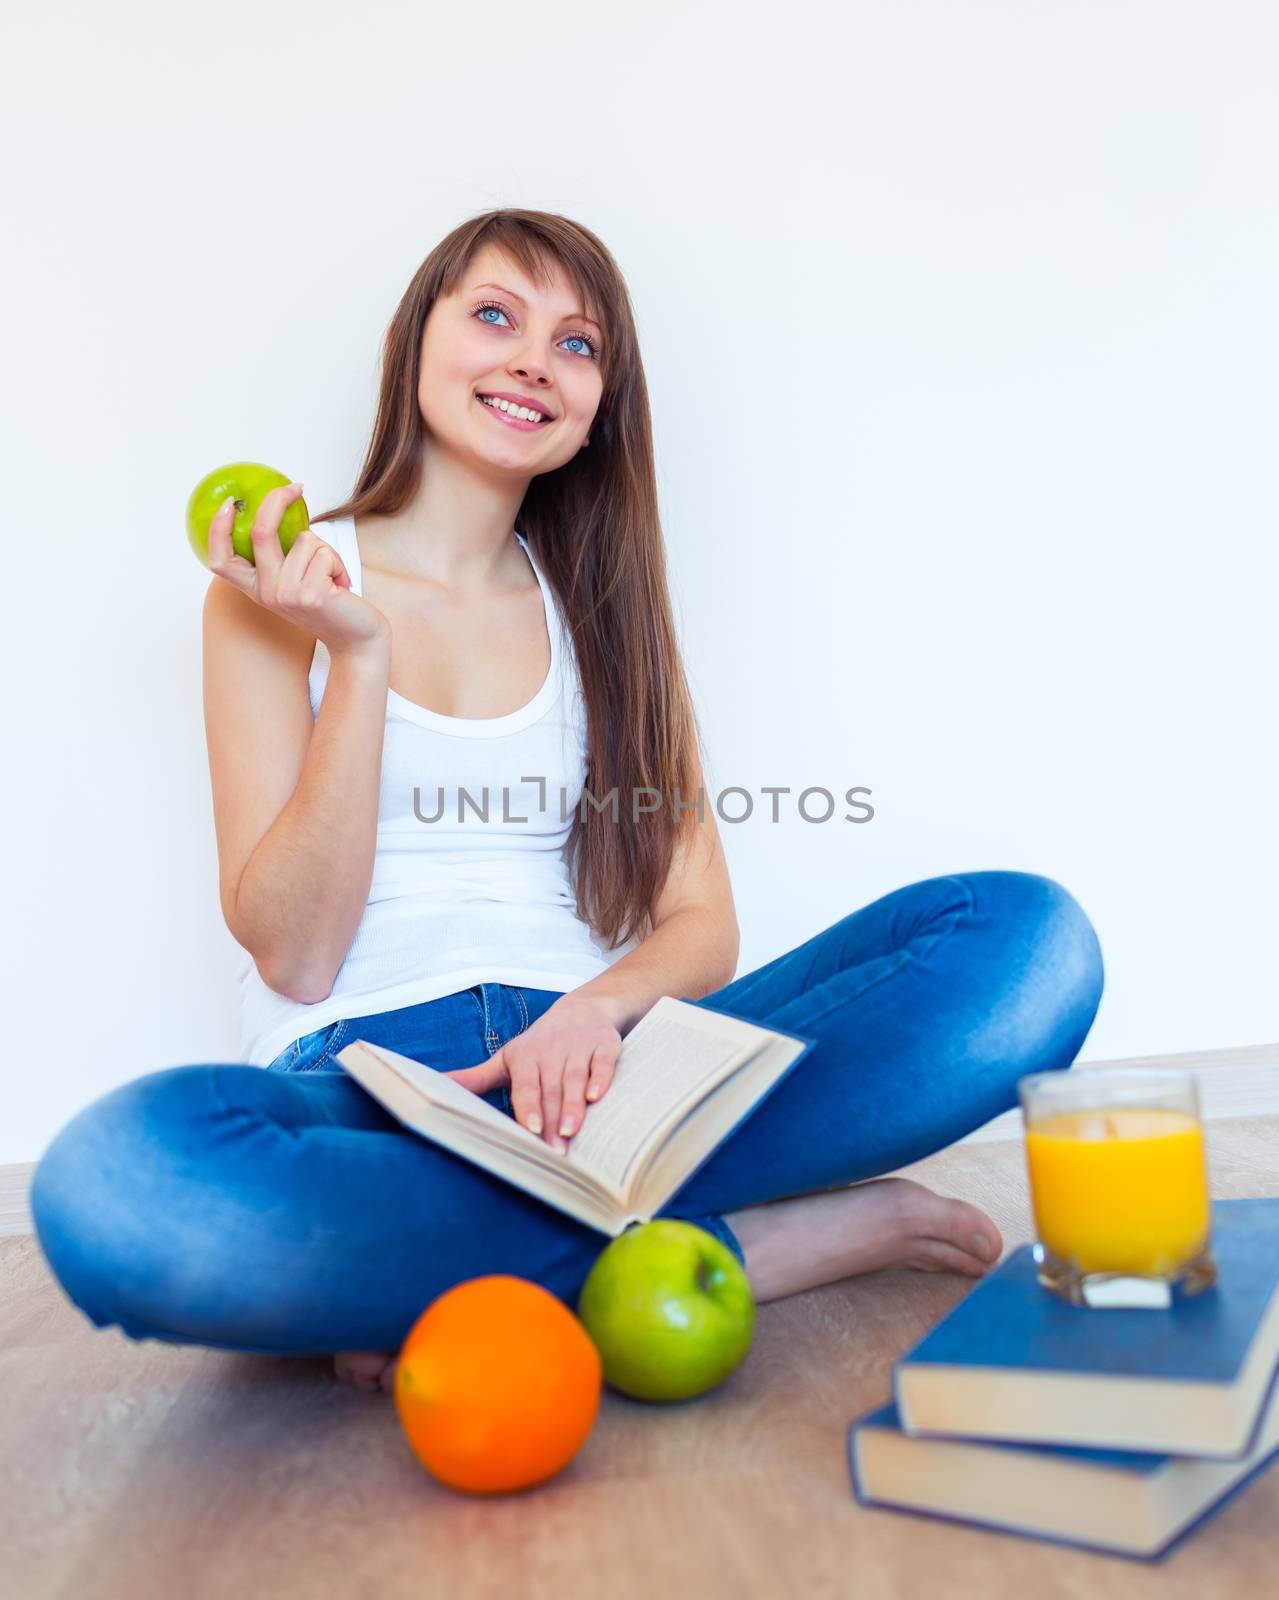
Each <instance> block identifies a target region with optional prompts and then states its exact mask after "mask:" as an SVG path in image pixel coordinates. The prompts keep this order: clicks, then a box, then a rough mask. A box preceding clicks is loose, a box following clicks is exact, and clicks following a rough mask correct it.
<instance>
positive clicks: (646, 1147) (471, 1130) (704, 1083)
mask: <svg viewBox="0 0 1279 1600" xmlns="http://www.w3.org/2000/svg"><path fill="white" fill-rule="evenodd" d="M815 1043H816V1040H814V1039H808V1038H805V1037H803V1036H802V1035H796V1034H787V1033H776V1032H774V1031H773V1030H772V1029H771V1028H764V1027H760V1026H759V1025H758V1024H757V1023H753V1022H744V1021H743V1020H742V1019H741V1018H739V1017H732V1016H729V1015H728V1013H727V1012H723V1011H715V1010H712V1009H710V1008H709V1007H707V1006H700V1005H693V1004H692V1003H691V1002H689V1001H687V1000H676V999H674V998H673V997H672V996H670V995H663V996H662V997H661V998H660V999H659V1000H658V1001H657V1002H656V1004H655V1005H653V1006H652V1007H651V1009H650V1010H648V1011H647V1012H646V1013H645V1014H644V1016H643V1017H641V1018H640V1020H639V1021H638V1022H637V1023H636V1024H635V1025H634V1027H632V1028H631V1030H630V1032H629V1033H627V1034H626V1036H625V1037H624V1038H623V1040H622V1048H621V1052H620V1054H619V1055H618V1058H617V1065H616V1068H615V1069H614V1073H613V1081H612V1083H611V1084H610V1085H609V1087H608V1089H607V1090H606V1091H605V1093H604V1095H603V1097H602V1098H601V1099H599V1100H594V1101H587V1104H586V1115H585V1118H584V1120H583V1122H582V1125H581V1127H580V1128H579V1129H578V1131H577V1133H576V1134H574V1135H573V1137H572V1138H571V1139H570V1140H569V1146H568V1149H567V1150H566V1151H564V1152H560V1151H558V1150H554V1149H552V1148H551V1146H550V1145H548V1144H547V1143H546V1141H545V1139H544V1138H542V1136H541V1135H540V1134H535V1133H530V1132H529V1130H528V1129H527V1128H526V1127H524V1126H523V1125H522V1124H521V1123H519V1122H517V1121H515V1119H514V1118H513V1117H510V1116H508V1115H506V1114H505V1113H504V1112H501V1111H499V1110H498V1109H497V1107H496V1106H492V1105H490V1104H489V1103H488V1101H487V1100H482V1099H481V1098H480V1097H479V1095H477V1094H473V1093H472V1092H471V1090H469V1089H465V1088H463V1087H462V1085H461V1084H460V1083H457V1082H455V1081H454V1079H452V1078H449V1077H447V1076H445V1074H444V1073H442V1072H437V1071H436V1070H435V1069H434V1068H432V1067H426V1066H423V1065H422V1064H421V1063H420V1062H417V1061H413V1060H412V1059H410V1058H409V1057H408V1056H402V1055H399V1054H397V1052H396V1051H394V1050H387V1049H385V1048H384V1047H383V1046H381V1045H375V1044H369V1043H367V1042H365V1041H364V1040H358V1039H357V1040H356V1041H355V1042H354V1043H353V1044H349V1045H347V1046H346V1047H345V1048H344V1049H342V1050H339V1051H338V1053H337V1055H336V1057H335V1058H334V1059H335V1060H336V1061H338V1062H340V1063H341V1065H342V1067H343V1068H344V1069H345V1070H346V1071H347V1072H348V1073H349V1074H350V1075H351V1077H353V1078H354V1079H355V1080H356V1082H357V1083H359V1084H360V1085H361V1086H362V1087H363V1088H364V1089H366V1090H367V1091H368V1093H369V1094H371V1095H372V1096H373V1098H374V1099H375V1100H378V1101H380V1103H381V1104H382V1105H384V1106H385V1107H386V1109H387V1110H388V1111H389V1112H390V1113H391V1115H392V1116H393V1117H395V1118H397V1120H398V1121H400V1122H402V1123H403V1124H404V1126H405V1127H406V1128H409V1129H410V1130H411V1131H412V1132H414V1133H417V1134H420V1135H421V1136H422V1137H423V1138H424V1139H430V1140H433V1141H434V1142H435V1143H436V1144H441V1145H443V1146H445V1148H446V1149H449V1150H452V1151H453V1152H454V1153H455V1154H457V1155H460V1156H462V1157H464V1158H465V1159H466V1160H467V1161H473V1162H474V1163H475V1164H476V1166H479V1167H484V1168H485V1169H486V1170H487V1171H489V1172H491V1173H493V1174H494V1175H495V1176H496V1177H499V1178H503V1179H505V1180H506V1182H507V1183H513V1184H514V1185H515V1186H516V1187H517V1188H519V1189H524V1190H526V1191H527V1192H528V1193H529V1194H531V1195H536V1196H537V1198H538V1199H539V1200H543V1201H545V1202H546V1204H547V1205H550V1206H555V1207H556V1208H557V1209H558V1210H560V1211H564V1212H567V1213H568V1215H569V1216H571V1217H576V1218H577V1219H578V1221H580V1222H584V1223H586V1224H587V1225H588V1226H589V1227H592V1228H598V1229H599V1230H600V1232H602V1233H607V1234H613V1235H616V1234H620V1233H623V1232H624V1231H625V1230H626V1228H627V1227H629V1226H630V1224H631V1223H633V1222H648V1221H651V1219H652V1217H653V1215H654V1213H655V1212H656V1211H658V1210H659V1209H660V1208H661V1207H662V1206H663V1205H664V1204H665V1203H666V1201H667V1200H668V1199H669V1198H670V1196H671V1195H672V1194H674V1193H675V1191H676V1190H677V1189H678V1188H680V1187H681V1185H682V1184H684V1183H685V1182H686V1181H687V1180H688V1179H689V1178H690V1177H692V1175H693V1173H694V1172H696V1171H697V1169H698V1168H699V1167H700V1166H701V1165H702V1164H703V1162H705V1161H706V1160H707V1158H708V1157H709V1156H710V1155H711V1154H712V1152H713V1151H714V1150H715V1149H716V1148H717V1147H718V1146H719V1145H720V1144H722V1143H723V1141H724V1140H725V1139H726V1138H727V1137H728V1136H729V1134H730V1133H732V1132H733V1131H734V1130H735V1129H736V1128H737V1126H738V1125H739V1124H740V1123H742V1122H744V1121H745V1120H746V1118H747V1117H748V1116H749V1115H750V1113H751V1112H752V1111H754V1110H755V1108H756V1107H757V1106H758V1105H759V1104H760V1102H761V1101H762V1100H763V1099H765V1098H766V1096H767V1095H768V1094H769V1093H770V1092H771V1091H772V1090H773V1089H775V1088H776V1087H777V1085H778V1084H779V1083H780V1082H781V1080H782V1079H783V1078H784V1077H785V1076H786V1074H787V1073H788V1072H790V1071H792V1070H793V1068H794V1067H796V1066H797V1065H798V1063H799V1062H800V1060H801V1059H802V1058H803V1057H804V1056H805V1055H806V1054H807V1053H808V1051H809V1050H811V1049H812V1047H813V1045H814V1044H815Z"/></svg>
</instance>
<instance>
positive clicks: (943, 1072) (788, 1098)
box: [31, 871, 1103, 1355]
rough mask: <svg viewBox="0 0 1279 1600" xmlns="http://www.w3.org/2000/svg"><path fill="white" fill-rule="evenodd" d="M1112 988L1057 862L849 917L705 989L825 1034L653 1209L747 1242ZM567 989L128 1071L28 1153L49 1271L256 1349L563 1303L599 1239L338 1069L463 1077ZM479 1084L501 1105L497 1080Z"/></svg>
mask: <svg viewBox="0 0 1279 1600" xmlns="http://www.w3.org/2000/svg"><path fill="white" fill-rule="evenodd" d="M1102 984H1103V969H1102V958H1101V949H1100V946H1099V944H1098V941H1097V936H1096V934H1095V932H1094V930H1093V927H1092V924H1091V923H1090V921H1089V920H1088V917H1087V916H1086V914H1085V913H1084V912H1083V910H1082V909H1081V908H1080V906H1079V904H1078V902H1077V901H1076V900H1075V899H1074V898H1073V897H1072V896H1071V895H1070V893H1069V892H1068V891H1067V890H1066V889H1064V888H1062V886H1061V885H1060V884H1058V883H1057V882H1055V881H1054V880H1053V879H1051V878H1045V877H1041V876H1038V875H1035V874H1031V873H1024V872H999V871H990V872H966V873H957V874H955V875H953V876H950V877H938V878H929V879H926V880H924V881H922V882H919V883H913V884H910V885H908V886H907V887H905V888H901V889H898V890H895V891H894V892H892V893H890V894H887V895H884V896H883V897H882V898H881V899H879V900H876V901H874V902H872V903H871V904H870V905H866V906H863V907H862V908H860V909H859V910H857V911H853V912H851V913H850V914H849V915H848V916H845V917H843V918H841V919H840V920H839V921H838V922H836V923H833V924H832V925H831V926H830V927H829V928H826V929H824V930H823V931H822V932H820V933H818V934H816V935H814V937H812V938H811V939H808V940H807V941H806V942H805V943H803V944H801V945H799V946H798V947H797V948H796V949H794V950H791V951H789V952H787V953H786V954H784V955H781V956H778V957H777V958H776V959H775V960H773V961H769V962H767V963H766V964H765V965H764V966H762V967H759V968H757V969H756V970H755V971H754V972H748V973H747V974H746V975H745V976H744V977H740V978H737V979H735V980H734V981H733V982H732V983H730V984H728V985H726V986H725V987H724V988H722V989H719V990H717V991H716V992H715V993H714V994H709V995H706V996H705V997H704V998H702V999H700V1000H698V1001H697V1002H695V1003H696V1004H699V1005H705V1006H709V1007H712V1008H714V1009H716V1010H719V1011H725V1012H728V1013H730V1014H732V1015H734V1016H739V1017H744V1018H747V1019H749V1020H750V1021H753V1022H759V1023H764V1024H767V1025H769V1026H772V1027H776V1028H778V1029H780V1030H783V1031H785V1030H787V1029H790V1030H793V1031H794V1032H796V1033H800V1034H803V1035H805V1036H807V1037H808V1038H811V1039H814V1040H816V1041H817V1042H816V1044H815V1045H814V1046H813V1048H812V1049H811V1050H810V1051H809V1052H808V1054H807V1055H806V1056H805V1057H804V1058H803V1060H802V1061H801V1062H800V1063H799V1064H798V1066H797V1067H795V1069H794V1070H793V1071H792V1072H791V1073H790V1075H789V1076H788V1077H786V1078H784V1079H783V1080H782V1082H781V1083H780V1084H779V1085H778V1086H777V1087H776V1088H775V1089H774V1090H773V1092H772V1093H771V1094H770V1095H768V1097H767V1098H766V1099H765V1100H763V1101H762V1102H761V1103H760V1105H759V1106H758V1107H757V1109H756V1110H755V1111H754V1112H753V1113H752V1114H751V1115H750V1116H749V1117H748V1118H747V1119H746V1120H745V1122H743V1123H742V1124H741V1125H740V1126H739V1127H738V1128H737V1129H736V1130H735V1131H734V1132H733V1133H732V1134H730V1135H729V1137H728V1138H727V1139H726V1140H724V1141H723V1143H721V1144H720V1145H719V1146H718V1148H717V1149H715V1150H714V1151H713V1152H712V1153H711V1155H710V1156H709V1157H708V1158H707V1160H706V1161H705V1162H704V1163H703V1164H702V1166H701V1167H700V1168H699V1169H698V1170H697V1171H696V1172H694V1173H693V1174H692V1175H691V1176H690V1177H689V1178H688V1179H687V1180H686V1182H685V1183H684V1184H683V1186H682V1187H681V1188H680V1189H679V1190H677V1191H676V1193H675V1194H674V1195H673V1196H672V1197H671V1198H670V1200H668V1202H667V1203H666V1204H665V1205H664V1206H663V1207H662V1209H661V1211H660V1212H659V1213H658V1214H659V1215H660V1216H664V1217H680V1218H684V1219H686V1220H688V1221H690V1222H694V1223H696V1224H698V1225H699V1226H700V1227H703V1228H705V1229H707V1230H708V1231H709V1232H711V1233H713V1234H715V1235H716V1236H717V1237H718V1238H720V1239H722V1240H723V1241H724V1242H725V1243H726V1244H727V1245H728V1246H729V1248H730V1249H732V1250H734V1251H735V1253H736V1254H737V1255H738V1256H739V1258H740V1257H741V1256H742V1251H741V1247H740V1245H739V1244H738V1241H737V1239H736V1236H735V1235H734V1234H733V1232H732V1230H731V1228H730V1227H729V1226H728V1224H727V1223H726V1222H725V1221H724V1217H723V1213H724V1212H731V1211H734V1210H739V1209H742V1208H744V1207H747V1206H752V1205H757V1204H760V1203H762V1202H764V1201H769V1200H777V1199H781V1198H783V1197H785V1196H788V1195H798V1194H806V1193H812V1192H815V1191H818V1190H824V1189H833V1188H839V1187H842V1186H845V1185H848V1184H852V1183H856V1182H858V1181H859V1180H862V1179H865V1178H871V1177H874V1176H876V1175H877V1174H881V1173H886V1172H891V1171H893V1170H894V1169H896V1168H898V1167H902V1166H905V1165H906V1164H907V1163H909V1162H912V1161H915V1160H917V1159H919V1158H920V1157H922V1156H925V1155H928V1154H929V1153H930V1152H932V1151H934V1150H937V1149H940V1148H941V1147H942V1146H944V1145H948V1144H950V1143H952V1142H953V1141H954V1140H956V1139H958V1138H960V1137H962V1135H964V1134H966V1133H969V1132H971V1131H972V1130H973V1129H974V1128H977V1127H979V1126H981V1124H983V1123H985V1122H987V1121H988V1120H989V1119H990V1118H991V1117H994V1116H996V1115H997V1114H998V1113H999V1112H1001V1111H1006V1110H1008V1109H1009V1108H1010V1107H1012V1106H1014V1105H1015V1104H1016V1100H1017V1095H1016V1083H1017V1079H1018V1078H1019V1077H1020V1076H1021V1075H1022V1074H1023V1073H1026V1072H1032V1071H1042V1070H1047V1069H1050V1068H1058V1067H1069V1066H1070V1064H1071V1063H1072V1062H1073V1061H1074V1059H1075V1057H1076V1055H1077V1053H1078V1051H1079V1049H1080V1046H1081V1045H1082V1044H1083V1041H1084V1039H1085V1037H1086V1036H1087V1034H1088V1030H1089V1028H1090V1027H1091V1025H1092V1021H1093V1018H1094V1016H1095V1015H1096V1012H1097V1007H1098V1005H1099V1003H1100V1000H1101V992H1102ZM558 998H559V996H558V995H557V994H556V993H554V992H552V991H549V990H543V989H523V988H519V987H516V986H514V985H508V984H502V983H483V984H477V985H476V987H475V988H473V989H466V990H462V991H460V992H459V993H457V994H450V995H445V996H443V997H442V998H440V999H437V1000H431V1001H428V1002H426V1003H424V1004H421V1005H416V1006H408V1007H405V1008H404V1009H402V1010H399V1011H391V1012H385V1013H382V1014H380V1015H376V1016H371V1017H355V1018H351V1019H349V1020H345V1021H342V1022H337V1023H333V1024H332V1025H331V1026H329V1027H328V1028H324V1029H321V1030H319V1032H318V1033H316V1034H312V1035H309V1036H307V1037H305V1038H303V1039H301V1040H299V1041H298V1042H297V1043H296V1044H295V1045H291V1046H289V1048H288V1049H287V1050H286V1051H284V1052H283V1054H282V1055H281V1056H280V1057H279V1058H277V1060H276V1061H274V1062H273V1063H272V1065H271V1069H270V1070H267V1071H263V1069H262V1068H261V1067H254V1066H248V1065H245V1064H243V1063H236V1064H230V1065H228V1064H211V1065H199V1066H176V1067H168V1068H166V1069H163V1070H161V1071H154V1072H150V1073H147V1074H145V1075H143V1076H141V1077H138V1078H135V1079H133V1080H131V1081H130V1082H128V1083H125V1084H122V1085H121V1086H120V1087H119V1088H116V1089H113V1090H111V1091H110V1092H109V1093H107V1094H104V1095H102V1096H101V1097H100V1098H99V1099H97V1100H95V1101H93V1102H91V1103H90V1104H89V1105H88V1106H86V1107H85V1108H84V1109H83V1110H82V1111H80V1112H79V1113H78V1114H77V1115H76V1116H74V1117H73V1118H72V1119H71V1120H70V1122H68V1123H67V1124H66V1125H65V1126H64V1127H63V1128H62V1129H61V1130H60V1131H59V1132H58V1134H57V1135H56V1136H55V1137H54V1139H53V1141H52V1142H51V1144H50V1145H49V1147H48V1149H47V1150H46V1151H45V1154H44V1156H43V1157H42V1159H41V1160H40V1162H39V1163H38V1165H37V1168H36V1171H35V1175H34V1180H33V1184H32V1190H31V1208H32V1212H33V1215H34V1220H35V1227H36V1233H37V1236H38V1238H39V1242H40V1246H41V1248H42V1250H43V1251H44V1254H45V1257H46V1259H47V1260H48V1262H49V1265H50V1267H51V1268H52V1270H53V1272H54V1274H55V1276H56V1277H57V1278H58V1280H59V1282H60V1283H61V1284H62V1287H63V1288H64V1290H65V1291H66V1293H67V1294H68V1295H69V1296H70V1298H71V1300H72V1301H73V1302H74V1304H75V1305H76V1306H78V1307H79V1308H80V1309H81V1310H82V1311H83V1312H84V1313H85V1314H86V1316H88V1317H89V1319H90V1320H91V1321H92V1322H93V1323H94V1324H95V1325H96V1326H98V1327H106V1326H108V1325H112V1324H114V1325H118V1326H119V1327H120V1328H121V1329H122V1331H123V1332H124V1333H125V1334H126V1335H127V1336H128V1337H129V1338H132V1339H144V1338H154V1339H161V1340H164V1341H166V1342H170V1343H177V1344H198V1345H206V1346H212V1347H214V1348H219V1349H226V1350H243V1351H249V1352H253V1353H256V1354H266V1355H276V1354H292V1355H322V1354H327V1353H329V1352H332V1351H336V1350H397V1349H399V1347H400V1345H401V1344H402V1343H403V1342H404V1339H405V1336H406V1335H407V1333H408V1331H409V1329H410V1328H411V1327H412V1325H413V1323H414V1322H415V1321H416V1320H417V1318H418V1317H419V1316H420V1315H421V1313H422V1311H423V1310H425V1308H426V1306H427V1305H428V1304H429V1303H430V1302H431V1301H432V1300H433V1299H434V1298H435V1297H436V1296H437V1295H438V1294H441V1293H442V1292H443V1291H444V1290H445V1289H448V1288H450V1287H451V1286H452V1285H453V1284H456V1283H459V1282H461V1281H462V1280H464V1279H467V1278H473V1277H478V1276H480V1275H482V1274H486V1273H497V1272H502V1273H513V1274H515V1275H517V1276H520V1277H524V1278H528V1279H531V1280H532V1281H533V1282H535V1283H539V1284H541V1285H542V1286H543V1287H544V1288H546V1289H548V1290H550V1291H551V1292H552V1293H553V1294H555V1295H556V1296H558V1297H559V1298H560V1299H561V1300H562V1301H564V1302H565V1304H567V1305H568V1306H569V1307H570V1308H575V1307H576V1302H577V1295H578V1291H579V1290H580V1288H581V1286H582V1283H583V1281H584V1279H585V1277H586V1275H587V1273H588V1272H589V1271H590V1268H591V1266H592V1264H593V1263H594V1261H595V1259H596V1257H597V1256H598V1254H599V1252H600V1251H601V1250H602V1249H603V1248H604V1246H605V1245H606V1244H607V1243H608V1239H607V1237H606V1236H605V1235H604V1234H602V1233H599V1232H597V1231H596V1230H594V1229H593V1228H589V1227H587V1226H586V1225H585V1224H583V1223H580V1222H578V1221H576V1220H575V1219H573V1218H571V1217H568V1216H565V1215H564V1214H563V1213H561V1212H559V1211H556V1210H555V1209H553V1208H552V1207H550V1206H547V1205H545V1204H543V1203H542V1202H541V1201H539V1200H535V1199H534V1198H532V1197H531V1196H530V1195H527V1194H525V1193H524V1192H523V1191H522V1190H520V1189H517V1188H515V1187H513V1186H512V1185H510V1184H507V1183H505V1182H503V1181H502V1180H501V1179H499V1178H496V1177H494V1176H492V1175H491V1174H490V1173H488V1172H485V1171H484V1170H483V1169H481V1168H479V1167H476V1166H473V1165H472V1164H471V1163H470V1162H468V1161H465V1160H463V1159H462V1158H461V1157H460V1156H456V1155H454V1154H453V1153H452V1152H451V1151H449V1150H445V1149H443V1148H442V1147H441V1146H438V1145H435V1144H432V1143H429V1142H428V1141H427V1140H425V1139H421V1138H419V1137H418V1136H417V1135H416V1134H413V1133H410V1132H408V1131H407V1130H406V1129H405V1128H403V1127H402V1126H401V1125H400V1123H398V1122H397V1121H396V1120H395V1119H394V1118H393V1117H392V1116H391V1115H390V1114H389V1113H388V1112H386V1111H384V1110H383V1108H382V1106H381V1105H380V1104H379V1103H378V1102H377V1101H376V1100H374V1099H373V1098H372V1097H371V1096H370V1095H368V1094H366V1093H365V1091H364V1090H363V1089H362V1088H361V1087H360V1086H359V1085H358V1084H357V1083H356V1082H355V1080H354V1079H353V1078H351V1077H349V1076H348V1075H347V1074H346V1073H345V1072H344V1071H343V1070H342V1069H341V1068H340V1067H339V1066H337V1065H335V1063H334V1062H333V1054H334V1051H335V1050H339V1049H341V1048H342V1047H343V1045H344V1044H345V1043H348V1042H350V1041H351V1040H352V1039H368V1040H370V1041H371V1042H373V1043H376V1044H384V1045H387V1046H388V1047H389V1048H391V1049H393V1050H397V1051H400V1052H401V1053H402V1054H404V1055H408V1056H412V1057H413V1058H414V1059H416V1060H420V1061H422V1062H424V1063H425V1064H426V1065H428V1066H431V1067H435V1068H437V1069H439V1070H441V1071H452V1070H454V1069H455V1068H458V1067H469V1066H473V1065H475V1063H476V1062H477V1061H482V1060H484V1059H485V1057H486V1055H491V1054H492V1053H493V1052H494V1051H495V1050H497V1049H498V1048H499V1047H500V1046H501V1045H502V1044H504V1043H505V1042H506V1040H508V1039H510V1038H512V1037H513V1036H514V1035H515V1034H517V1033H520V1032H522V1031H523V1029H525V1028H527V1027H529V1026H530V1025H531V1024H532V1023H533V1022H534V1021H535V1020H536V1019H537V1018H538V1017H539V1016H541V1015H542V1013H543V1012H544V1011H545V1010H546V1009H547V1008H548V1007H549V1006H550V1005H552V1004H553V1003H554V1001H555V1000H557V999H558ZM485 1098H486V1099H488V1100H489V1101H490V1102H491V1103H492V1104H494V1105H498V1106H499V1107H500V1108H501V1109H503V1110H505V1111H507V1112H508V1113H509V1112H510V1100H509V1096H508V1094H507V1092H506V1091H505V1090H500V1089H499V1090H491V1091H490V1092H489V1094H487V1095H486V1096H485ZM586 1115H587V1116H588V1117H589V1116H590V1115H591V1109H590V1108H589V1107H588V1108H587V1112H586Z"/></svg>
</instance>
